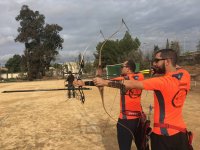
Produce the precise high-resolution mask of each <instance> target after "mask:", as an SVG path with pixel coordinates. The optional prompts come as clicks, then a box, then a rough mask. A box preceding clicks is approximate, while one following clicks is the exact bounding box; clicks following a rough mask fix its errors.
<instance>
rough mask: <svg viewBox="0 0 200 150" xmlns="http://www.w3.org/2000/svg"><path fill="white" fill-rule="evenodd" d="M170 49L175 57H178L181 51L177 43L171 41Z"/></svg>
mask: <svg viewBox="0 0 200 150" xmlns="http://www.w3.org/2000/svg"><path fill="white" fill-rule="evenodd" d="M170 48H171V49H173V50H175V51H176V53H177V55H178V56H180V53H181V49H180V45H179V42H178V41H171V45H170Z"/></svg>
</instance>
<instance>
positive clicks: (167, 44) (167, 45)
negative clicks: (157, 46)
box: [166, 39, 169, 49]
mask: <svg viewBox="0 0 200 150" xmlns="http://www.w3.org/2000/svg"><path fill="white" fill-rule="evenodd" d="M166 49H169V40H168V39H167V43H166Z"/></svg>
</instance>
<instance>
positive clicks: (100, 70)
mask: <svg viewBox="0 0 200 150" xmlns="http://www.w3.org/2000/svg"><path fill="white" fill-rule="evenodd" d="M123 25H125V27H126V28H127V30H129V29H128V27H127V25H126V24H125V22H124V20H123V19H122V22H121V25H120V27H119V28H118V29H117V30H116V31H115V32H114V33H113V34H111V35H110V36H109V37H108V38H107V39H106V40H105V41H104V42H103V43H102V45H101V48H100V50H99V64H98V68H97V70H96V76H97V77H101V76H102V74H103V69H102V61H101V58H102V50H103V47H104V46H105V44H106V43H107V42H108V41H109V40H110V39H111V38H112V37H113V36H114V35H115V34H117V33H118V32H119V31H120V30H121V28H122V27H123ZM98 89H99V93H100V96H101V99H102V106H103V109H104V111H105V112H106V114H107V115H108V116H109V117H110V118H111V119H112V120H114V121H115V122H117V123H118V124H119V125H121V126H122V127H124V128H125V129H126V130H128V131H129V132H130V134H131V135H132V137H133V139H135V138H134V135H133V133H132V132H131V130H130V129H129V128H127V127H126V126H125V125H123V124H121V123H119V122H118V121H117V120H116V119H115V118H113V117H112V116H111V115H110V114H109V113H108V111H107V109H106V107H105V102H104V94H103V93H104V88H103V87H98Z"/></svg>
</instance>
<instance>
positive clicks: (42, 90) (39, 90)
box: [2, 87, 91, 93]
mask: <svg viewBox="0 0 200 150" xmlns="http://www.w3.org/2000/svg"><path fill="white" fill-rule="evenodd" d="M60 90H72V89H71V88H70V89H69V88H61V89H35V90H10V91H3V92H2V93H14V92H45V91H60ZM74 90H79V88H74ZM81 90H91V88H85V87H84V88H81Z"/></svg>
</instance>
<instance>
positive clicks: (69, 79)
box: [66, 71, 75, 98]
mask: <svg viewBox="0 0 200 150" xmlns="http://www.w3.org/2000/svg"><path fill="white" fill-rule="evenodd" d="M68 73H69V76H68V77H67V79H66V81H67V83H68V84H67V88H68V98H71V96H72V95H73V98H75V90H74V85H73V82H74V75H73V74H72V72H71V71H69V72H68ZM71 93H72V95H71Z"/></svg>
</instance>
